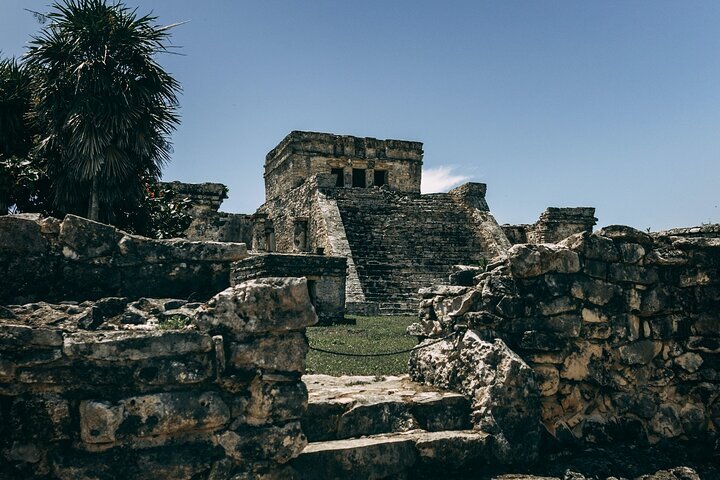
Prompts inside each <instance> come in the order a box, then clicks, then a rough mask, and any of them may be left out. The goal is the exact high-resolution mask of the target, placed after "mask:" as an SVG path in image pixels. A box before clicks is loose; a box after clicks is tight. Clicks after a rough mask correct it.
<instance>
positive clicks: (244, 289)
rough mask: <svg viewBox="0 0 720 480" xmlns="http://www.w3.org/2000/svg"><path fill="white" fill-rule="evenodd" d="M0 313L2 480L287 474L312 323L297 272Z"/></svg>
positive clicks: (217, 479) (296, 448)
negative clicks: (176, 295) (162, 295)
mask: <svg viewBox="0 0 720 480" xmlns="http://www.w3.org/2000/svg"><path fill="white" fill-rule="evenodd" d="M0 319H1V320H0V478H3V479H8V480H15V479H18V480H19V479H27V478H60V479H67V480H79V479H88V480H89V479H109V478H127V479H136V480H137V479H157V478H168V479H169V478H172V479H193V480H199V479H206V478H212V479H214V480H226V479H230V478H232V479H234V480H241V479H257V478H265V479H280V478H293V477H292V472H291V471H288V470H287V469H285V468H284V467H283V465H284V464H285V463H286V462H287V461H288V460H290V459H291V458H293V457H295V456H296V455H298V454H299V453H300V451H301V450H302V449H303V448H304V446H305V444H306V438H305V436H304V434H303V433H302V429H301V426H300V418H301V414H302V412H303V410H304V408H305V406H306V404H307V390H306V388H305V385H304V384H303V383H302V382H301V380H300V376H301V374H302V373H303V371H304V368H305V355H306V353H307V340H306V338H305V334H304V330H305V327H306V326H309V325H312V324H314V323H315V322H316V320H317V317H316V316H315V314H314V312H313V309H312V306H311V304H310V299H309V296H308V293H307V285H306V283H305V280H304V279H297V278H295V279H277V278H275V279H262V280H253V281H249V282H246V283H242V284H239V285H236V286H234V287H231V288H228V289H226V290H224V291H222V292H221V293H219V294H217V295H216V296H214V297H213V298H212V299H211V300H210V301H209V302H208V303H206V304H202V305H193V304H187V303H184V302H182V301H177V300H162V301H155V300H149V299H145V300H143V301H140V302H129V303H128V301H127V300H126V299H119V298H109V299H104V300H101V301H98V302H96V303H91V302H86V303H82V304H61V305H50V304H45V303H42V304H29V305H25V306H23V307H12V308H4V307H0ZM88 320H93V321H94V322H88ZM185 324H187V325H185ZM171 328H174V329H171Z"/></svg>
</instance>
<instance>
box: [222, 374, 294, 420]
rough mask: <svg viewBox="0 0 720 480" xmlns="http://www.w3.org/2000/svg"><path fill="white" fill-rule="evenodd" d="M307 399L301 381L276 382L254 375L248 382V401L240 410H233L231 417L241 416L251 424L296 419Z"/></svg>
mask: <svg viewBox="0 0 720 480" xmlns="http://www.w3.org/2000/svg"><path fill="white" fill-rule="evenodd" d="M307 401H308V393H307V387H306V386H305V384H304V383H303V382H283V383H276V382H267V381H264V380H262V379H261V378H260V377H255V379H253V381H252V382H251V384H250V398H249V399H248V402H247V403H246V404H244V409H243V410H242V411H241V412H237V414H236V413H235V412H233V417H242V420H244V422H245V423H247V424H248V425H252V426H259V425H264V424H267V423H278V422H286V421H288V420H296V419H299V418H300V417H301V416H302V414H303V412H304V410H305V408H306V407H307Z"/></svg>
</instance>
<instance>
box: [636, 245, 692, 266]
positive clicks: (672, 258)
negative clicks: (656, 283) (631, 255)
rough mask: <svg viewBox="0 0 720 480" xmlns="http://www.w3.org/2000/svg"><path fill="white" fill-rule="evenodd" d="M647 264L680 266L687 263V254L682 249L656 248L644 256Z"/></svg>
mask: <svg viewBox="0 0 720 480" xmlns="http://www.w3.org/2000/svg"><path fill="white" fill-rule="evenodd" d="M645 263H646V264H647V265H661V266H680V265H686V264H687V263H688V256H687V254H685V252H683V251H682V250H677V249H673V248H656V249H653V250H652V251H650V253H648V254H647V255H646V256H645Z"/></svg>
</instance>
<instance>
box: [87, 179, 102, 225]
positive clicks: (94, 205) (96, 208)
mask: <svg viewBox="0 0 720 480" xmlns="http://www.w3.org/2000/svg"><path fill="white" fill-rule="evenodd" d="M98 188H99V187H98V177H97V175H96V176H95V177H93V181H92V187H91V189H90V205H89V207H88V218H89V219H90V220H95V221H96V222H98V221H100V200H99V198H98Z"/></svg>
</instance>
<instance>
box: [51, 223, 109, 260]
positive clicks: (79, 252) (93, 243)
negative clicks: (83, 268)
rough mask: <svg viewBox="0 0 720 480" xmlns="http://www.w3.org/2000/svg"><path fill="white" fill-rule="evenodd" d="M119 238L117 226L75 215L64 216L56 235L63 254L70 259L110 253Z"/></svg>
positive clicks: (88, 257)
mask: <svg viewBox="0 0 720 480" xmlns="http://www.w3.org/2000/svg"><path fill="white" fill-rule="evenodd" d="M120 238H121V234H120V233H119V231H118V229H117V228H115V227H112V226H110V225H105V224H103V223H99V222H95V221H92V220H88V219H87V218H83V217H78V216H76V215H67V216H65V219H64V220H63V222H62V225H61V226H60V235H59V236H58V240H59V241H60V243H61V244H63V245H64V247H63V254H64V255H65V257H67V258H69V259H71V260H79V259H91V258H96V257H103V256H109V255H112V254H113V252H115V250H116V249H117V243H118V241H119V240H120Z"/></svg>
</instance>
